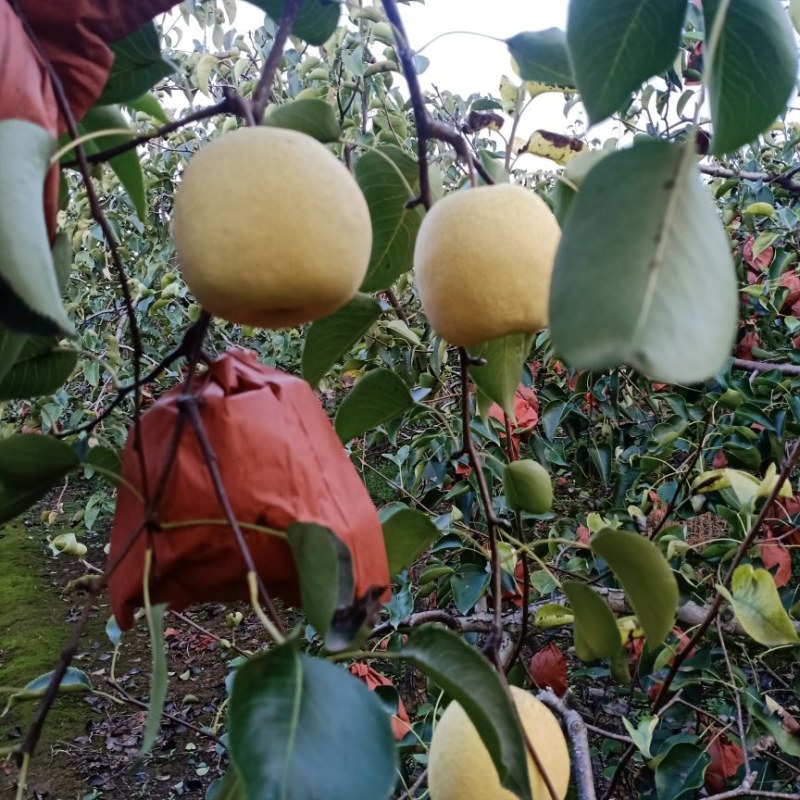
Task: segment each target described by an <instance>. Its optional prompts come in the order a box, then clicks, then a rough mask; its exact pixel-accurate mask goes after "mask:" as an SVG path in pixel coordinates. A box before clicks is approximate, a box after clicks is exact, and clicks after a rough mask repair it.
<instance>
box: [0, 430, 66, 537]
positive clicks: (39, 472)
mask: <svg viewBox="0 0 800 800" xmlns="http://www.w3.org/2000/svg"><path fill="white" fill-rule="evenodd" d="M78 463H79V462H78V457H77V456H76V455H75V451H74V450H73V449H72V448H71V447H70V446H69V445H68V444H65V443H64V442H61V441H59V440H58V439H53V438H51V437H49V436H42V435H40V434H38V433H19V434H16V435H14V436H10V437H8V438H7V439H3V440H0V523H2V522H8V520H10V519H13V518H14V517H16V516H17V514H20V513H22V512H23V511H24V510H25V509H26V508H29V507H30V506H32V505H33V504H34V503H35V502H36V501H37V500H38V499H39V498H41V497H44V495H46V494H47V492H48V491H49V490H50V489H51V487H53V486H54V485H55V484H56V483H57V482H58V481H59V480H61V478H63V477H64V475H66V474H67V473H68V472H69V471H70V470H72V469H74V468H75V467H77V466H78Z"/></svg>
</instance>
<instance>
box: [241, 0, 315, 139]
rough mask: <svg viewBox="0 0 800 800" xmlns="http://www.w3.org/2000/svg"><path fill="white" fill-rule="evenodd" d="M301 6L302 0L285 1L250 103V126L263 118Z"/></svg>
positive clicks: (257, 123) (258, 122)
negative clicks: (251, 117) (285, 47)
mask: <svg viewBox="0 0 800 800" xmlns="http://www.w3.org/2000/svg"><path fill="white" fill-rule="evenodd" d="M302 5H303V0H286V3H285V4H284V6H283V14H282V15H281V18H280V21H279V22H278V29H277V30H276V31H275V38H274V39H273V40H272V48H271V49H270V51H269V55H268V56H267V60H266V61H265V62H264V68H263V69H262V70H261V76H260V77H259V79H258V85H257V86H256V88H255V91H254V92H253V97H252V100H251V101H250V107H251V109H252V113H253V119H252V121H250V122H249V124H251V125H252V124H255V125H260V124H261V120H262V119H263V118H264V110H265V109H266V107H267V103H268V102H269V95H270V92H271V90H272V84H273V82H274V81H275V73H276V72H277V70H278V65H279V64H280V63H281V58H283V48H284V46H285V45H286V40H287V39H288V38H289V33H290V31H291V29H292V25H294V21H295V19H297V15H298V13H299V12H300V7H301V6H302Z"/></svg>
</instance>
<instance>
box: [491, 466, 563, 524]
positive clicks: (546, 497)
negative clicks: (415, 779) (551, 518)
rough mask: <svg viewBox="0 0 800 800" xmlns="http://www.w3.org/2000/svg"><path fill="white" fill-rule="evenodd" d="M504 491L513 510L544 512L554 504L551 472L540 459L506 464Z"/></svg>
mask: <svg viewBox="0 0 800 800" xmlns="http://www.w3.org/2000/svg"><path fill="white" fill-rule="evenodd" d="M503 491H504V492H505V495H506V502H507V503H508V507H509V508H510V509H511V510H512V511H530V512H531V513H532V514H544V513H545V512H546V511H549V510H550V509H551V508H552V506H553V482H552V481H551V480H550V474H549V473H548V472H547V470H546V469H545V468H544V467H543V466H542V465H541V464H540V463H539V462H538V461H533V460H532V459H530V458H523V459H521V460H520V461H514V462H512V463H511V464H506V467H505V471H504V472H503Z"/></svg>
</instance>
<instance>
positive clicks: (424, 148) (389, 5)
mask: <svg viewBox="0 0 800 800" xmlns="http://www.w3.org/2000/svg"><path fill="white" fill-rule="evenodd" d="M383 8H384V11H385V12H386V16H387V18H388V19H389V22H390V23H391V25H392V28H393V29H394V33H395V50H396V51H397V56H398V58H399V59H400V64H401V66H402V67H403V75H404V76H405V79H406V83H408V93H409V94H410V95H411V107H412V109H413V111H414V122H415V123H416V126H417V152H418V153H419V201H418V202H419V203H421V204H422V205H423V206H424V207H425V209H429V208H430V207H431V205H433V197H432V196H431V185H430V176H429V174H428V140H429V139H439V140H440V141H443V142H447V143H448V144H449V145H451V146H452V147H453V148H454V149H455V151H456V152H457V153H458V155H459V156H461V158H462V159H463V160H464V161H465V162H466V164H467V166H468V167H469V169H470V170H476V171H477V172H478V174H479V175H480V176H481V178H483V180H484V181H485V182H486V183H494V181H493V180H492V179H491V177H490V176H489V174H488V173H487V172H486V170H485V169H484V167H483V164H481V162H480V160H479V159H477V158H476V157H475V156H474V154H473V153H472V152H471V151H470V149H469V144H468V143H467V140H466V139H465V138H464V137H463V136H462V135H461V133H460V132H459V131H457V130H456V129H455V128H451V127H450V126H449V125H445V124H444V123H443V122H438V121H436V120H433V119H431V116H430V114H428V109H427V108H426V107H425V99H424V97H423V95H422V90H421V89H420V85H419V80H418V79H417V71H416V68H415V66H414V52H413V51H412V50H411V47H410V45H409V42H408V37H407V36H406V30H405V27H404V25H403V20H402V19H401V18H400V12H399V11H398V10H397V3H396V2H395V0H386V2H384V4H383Z"/></svg>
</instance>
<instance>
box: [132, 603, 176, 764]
mask: <svg viewBox="0 0 800 800" xmlns="http://www.w3.org/2000/svg"><path fill="white" fill-rule="evenodd" d="M166 611H167V604H166V603H159V604H158V605H155V606H149V607H147V608H146V609H145V614H146V616H147V630H148V631H149V632H150V657H151V667H150V670H151V671H150V702H149V703H148V704H147V721H146V722H145V724H144V731H143V732H142V747H141V749H140V750H139V756H138V758H139V759H142V758H144V757H145V756H146V755H147V754H148V753H149V752H150V751H151V750H152V749H153V745H154V744H155V742H156V739H157V738H158V731H159V730H160V728H161V717H162V715H163V714H164V703H165V701H166V699H167V683H168V680H169V679H168V677H167V656H166V648H165V645H164V614H165V613H166Z"/></svg>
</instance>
